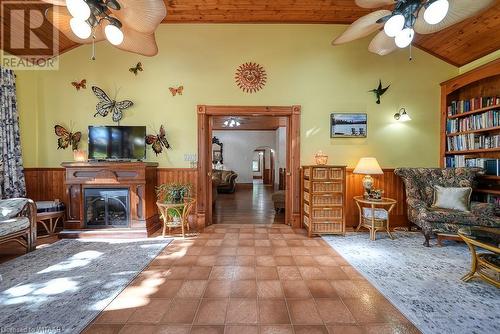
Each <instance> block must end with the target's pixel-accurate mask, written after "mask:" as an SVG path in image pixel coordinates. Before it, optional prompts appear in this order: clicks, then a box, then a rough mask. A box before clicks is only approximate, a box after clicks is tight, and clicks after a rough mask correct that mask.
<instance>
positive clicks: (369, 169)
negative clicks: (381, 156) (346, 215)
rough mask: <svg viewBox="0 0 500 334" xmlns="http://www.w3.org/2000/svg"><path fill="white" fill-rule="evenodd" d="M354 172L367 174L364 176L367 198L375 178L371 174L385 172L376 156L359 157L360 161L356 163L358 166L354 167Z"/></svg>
mask: <svg viewBox="0 0 500 334" xmlns="http://www.w3.org/2000/svg"><path fill="white" fill-rule="evenodd" d="M353 173H354V174H364V175H365V177H364V178H363V188H364V189H365V193H364V196H365V198H368V197H369V195H370V191H371V189H372V186H373V178H372V177H371V175H376V174H384V172H383V171H382V168H380V165H379V164H378V161H377V159H375V158H361V159H359V162H358V164H357V165H356V168H354V171H353Z"/></svg>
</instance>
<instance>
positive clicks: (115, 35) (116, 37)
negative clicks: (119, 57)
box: [104, 24, 123, 45]
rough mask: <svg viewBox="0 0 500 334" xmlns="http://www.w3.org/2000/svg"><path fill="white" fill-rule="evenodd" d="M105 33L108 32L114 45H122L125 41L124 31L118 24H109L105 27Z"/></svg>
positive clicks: (108, 36) (107, 34) (109, 39)
mask: <svg viewBox="0 0 500 334" xmlns="http://www.w3.org/2000/svg"><path fill="white" fill-rule="evenodd" d="M104 33H105V34H106V38H107V39H108V41H109V42H110V43H111V44H113V45H120V44H122V42H123V32H122V31H121V30H120V28H118V27H117V26H115V25H113V24H108V25H107V26H106V28H104Z"/></svg>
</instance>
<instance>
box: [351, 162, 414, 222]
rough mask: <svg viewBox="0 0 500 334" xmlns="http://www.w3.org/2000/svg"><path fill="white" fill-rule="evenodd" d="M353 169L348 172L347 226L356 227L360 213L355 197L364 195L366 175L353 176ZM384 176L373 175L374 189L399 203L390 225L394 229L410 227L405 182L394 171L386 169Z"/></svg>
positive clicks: (394, 210)
mask: <svg viewBox="0 0 500 334" xmlns="http://www.w3.org/2000/svg"><path fill="white" fill-rule="evenodd" d="M352 171H353V170H352V169H348V170H347V201H346V226H347V227H356V226H358V222H359V213H358V208H357V207H356V203H354V200H353V197H354V196H359V195H363V184H362V180H363V177H364V175H360V174H353V172H352ZM383 171H384V174H383V175H372V177H373V180H374V188H377V189H383V190H384V194H383V196H384V197H390V198H393V199H395V200H396V201H398V203H397V205H396V207H395V208H394V209H393V211H392V214H391V217H390V224H391V226H392V227H395V226H403V227H409V224H410V223H409V222H408V216H407V206H406V193H405V188H404V183H403V180H402V179H401V178H400V177H399V176H397V175H396V174H394V169H389V168H384V169H383Z"/></svg>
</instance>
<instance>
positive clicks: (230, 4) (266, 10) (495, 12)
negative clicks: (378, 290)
mask: <svg viewBox="0 0 500 334" xmlns="http://www.w3.org/2000/svg"><path fill="white" fill-rule="evenodd" d="M165 4H166V5H167V9H168V15H167V17H166V19H165V21H164V23H337V24H349V23H352V22H354V21H355V20H356V19H358V18H359V17H361V16H363V15H365V14H367V13H369V12H370V11H371V10H368V9H364V8H360V7H358V6H356V5H355V3H354V1H353V0H307V1H298V0H272V1H269V0H165ZM3 24H4V21H3V20H2V25H3ZM20 34H21V32H20ZM334 37H335V36H332V39H333V38H334ZM415 45H416V46H417V47H419V48H421V49H423V50H425V51H427V52H429V53H431V54H433V55H435V56H436V57H439V58H441V59H443V60H445V61H447V62H449V63H451V64H453V65H455V66H462V65H465V64H467V63H469V62H471V61H474V60H476V59H478V58H481V57H482V56H484V55H487V54H489V53H491V52H494V51H496V50H498V49H500V1H498V2H497V3H496V4H495V5H494V6H493V7H492V8H490V9H489V10H487V11H486V12H484V13H482V14H480V15H478V16H476V17H473V18H469V19H467V20H465V21H463V22H460V23H458V24H456V25H454V26H452V27H450V28H448V29H445V30H443V31H440V32H437V33H434V34H431V35H419V36H417V38H416V41H415ZM75 46H77V44H76V43H74V42H72V41H70V40H68V39H67V38H66V37H64V36H63V35H62V34H61V38H60V45H59V49H60V52H61V53H64V52H66V51H68V50H70V49H72V48H74V47H75ZM1 47H2V46H1V45H0V48H1ZM339 47H342V46H339ZM366 52H368V50H367V51H366Z"/></svg>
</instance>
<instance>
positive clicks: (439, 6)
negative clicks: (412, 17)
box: [424, 0, 450, 24]
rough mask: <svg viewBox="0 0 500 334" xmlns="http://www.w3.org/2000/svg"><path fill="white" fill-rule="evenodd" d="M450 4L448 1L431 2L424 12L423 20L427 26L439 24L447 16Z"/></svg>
mask: <svg viewBox="0 0 500 334" xmlns="http://www.w3.org/2000/svg"><path fill="white" fill-rule="evenodd" d="M449 8H450V3H449V2H448V0H437V1H435V2H433V3H432V4H431V5H430V6H429V7H427V8H426V9H425V11H424V20H425V22H427V23H429V24H437V23H439V22H441V21H442V20H443V19H444V18H445V17H446V14H448V9H449Z"/></svg>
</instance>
